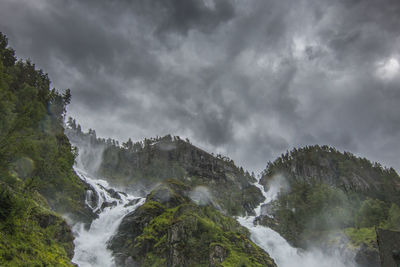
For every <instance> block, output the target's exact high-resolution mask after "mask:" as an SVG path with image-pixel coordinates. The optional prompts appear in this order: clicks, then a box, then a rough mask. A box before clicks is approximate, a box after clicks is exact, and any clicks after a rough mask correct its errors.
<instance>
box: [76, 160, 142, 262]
mask: <svg viewBox="0 0 400 267" xmlns="http://www.w3.org/2000/svg"><path fill="white" fill-rule="evenodd" d="M75 171H76V173H77V174H78V176H79V177H80V178H81V179H82V180H83V181H84V182H86V183H87V184H89V185H90V186H91V187H92V189H93V190H94V192H93V191H92V190H89V191H88V192H87V195H86V198H87V199H86V203H87V205H88V206H89V207H91V208H92V210H93V211H94V212H96V213H98V215H99V217H98V218H97V219H96V220H94V221H93V222H92V224H91V226H90V228H89V229H88V230H86V229H85V227H84V225H83V224H82V223H78V224H76V225H75V226H74V227H73V232H74V235H75V241H74V242H75V255H74V258H73V259H72V262H74V263H76V264H78V265H79V266H80V267H91V266H93V267H94V266H96V267H110V266H114V262H113V257H112V255H111V252H110V251H109V250H108V249H107V242H108V240H109V239H110V238H111V237H112V236H113V235H114V234H115V232H116V230H117V228H118V226H119V224H120V223H121V221H122V218H123V217H124V216H125V215H126V214H128V213H129V212H132V211H133V210H135V209H136V208H137V207H138V206H140V205H142V204H143V203H144V198H140V197H135V196H132V195H129V194H125V193H121V192H117V191H116V190H115V189H112V188H110V186H109V185H108V183H107V181H104V180H101V179H94V178H93V177H90V175H88V174H87V173H85V172H84V171H83V170H80V169H78V168H75ZM110 189H112V190H110ZM92 194H97V197H95V199H97V203H92V201H91V199H92ZM104 204H106V205H104Z"/></svg>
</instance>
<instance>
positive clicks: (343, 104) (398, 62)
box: [0, 0, 400, 171]
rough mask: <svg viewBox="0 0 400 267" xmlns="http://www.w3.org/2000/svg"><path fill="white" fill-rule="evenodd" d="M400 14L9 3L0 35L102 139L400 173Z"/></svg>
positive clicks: (352, 8)
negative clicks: (344, 157) (317, 148)
mask: <svg viewBox="0 0 400 267" xmlns="http://www.w3.org/2000/svg"><path fill="white" fill-rule="evenodd" d="M398 14H400V2H399V1H398V0H384V1H375V0H362V1H361V0H351V1H342V0H333V1H332V0H329V1H328V0H318V1H317V0H300V1H292V0H280V1H273V0H248V1H239V0H237V1H228V0H204V1H202V0H148V1H145V0H136V1H135V0H134V1H126V0H114V1H105V0H104V1H94V0H92V1H69V0H53V1H50V0H38V1H30V0H3V1H1V2H0V31H2V32H4V33H5V34H6V35H7V36H8V37H9V42H10V45H11V46H12V47H13V48H15V49H16V51H17V55H18V57H19V58H31V59H32V61H33V62H35V63H36V64H37V66H39V67H40V68H43V69H44V70H45V71H46V72H48V73H49V76H50V78H51V80H52V82H53V84H52V86H55V87H56V88H58V89H63V88H70V89H71V92H72V103H71V104H70V106H69V108H68V115H70V116H73V117H75V118H76V119H77V120H78V121H79V122H80V123H81V124H82V125H83V127H84V128H86V129H87V128H94V129H96V131H97V134H98V135H99V136H103V137H112V138H115V139H118V140H120V141H125V140H126V139H127V138H129V137H131V138H132V139H134V140H140V139H142V138H144V137H151V136H156V135H158V136H161V135H165V134H168V133H171V134H172V135H180V136H183V137H189V139H190V140H191V141H192V143H194V144H196V145H199V146H200V147H202V148H205V149H206V150H208V151H210V152H211V151H212V152H219V153H223V154H225V155H228V156H229V157H231V158H233V159H234V160H235V161H236V162H237V163H239V164H240V165H243V166H244V167H245V168H247V169H250V170H256V171H259V170H261V169H262V168H263V167H264V166H265V165H266V163H267V161H268V160H273V159H274V158H275V157H276V156H278V155H280V154H281V153H282V152H284V151H286V150H287V149H291V148H292V147H297V146H304V145H309V144H328V145H332V146H335V147H337V148H338V149H340V150H347V151H351V152H353V153H355V154H357V155H360V156H363V157H368V158H370V159H371V160H374V161H380V162H382V163H383V164H384V165H387V166H393V167H395V168H396V169H397V170H399V168H400V162H399V160H398V159H399V158H400V142H399V140H400V16H398Z"/></svg>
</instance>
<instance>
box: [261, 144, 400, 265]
mask: <svg viewBox="0 0 400 267" xmlns="http://www.w3.org/2000/svg"><path fill="white" fill-rule="evenodd" d="M279 179H280V180H281V181H280V185H281V186H282V187H281V189H280V194H279V195H278V197H277V199H276V200H275V201H273V202H272V203H270V204H269V205H268V206H264V207H263V213H264V214H263V215H262V216H260V217H259V218H258V223H260V224H263V225H267V226H269V227H271V228H272V229H275V230H276V231H278V232H279V233H280V234H281V235H282V236H284V237H285V238H286V239H287V240H289V241H290V242H291V243H292V244H293V245H295V246H300V247H307V246H308V245H310V244H315V243H316V242H317V243H318V242H319V243H323V245H328V244H327V243H329V242H330V243H331V244H335V243H336V244H337V245H339V243H340V242H344V241H343V240H345V239H350V243H349V244H348V246H349V247H351V248H352V249H354V250H358V249H359V248H362V249H361V250H360V251H359V253H358V261H359V262H360V263H365V265H366V266H376V265H374V264H378V262H379V260H378V252H377V249H378V247H377V244H376V236H375V231H374V227H383V228H386V229H393V230H400V208H399V201H400V177H399V176H398V175H397V173H396V172H395V171H394V169H392V168H390V169H387V168H383V167H382V166H381V165H380V164H378V163H371V162H370V161H368V160H367V159H365V158H358V157H356V156H354V155H353V154H351V153H348V152H344V153H341V152H339V151H337V150H336V149H334V148H331V147H327V146H322V147H320V146H310V147H305V148H301V149H294V150H292V151H290V152H287V153H286V154H284V155H282V156H281V157H279V158H278V159H276V160H275V161H274V162H270V163H269V164H268V165H267V168H266V169H265V170H264V172H263V175H262V178H261V180H260V183H261V184H262V185H263V186H264V187H265V188H269V187H270V186H271V185H273V183H274V182H273V181H276V180H279ZM327 240H329V242H326V241H327ZM320 245H321V244H320ZM368 262H369V264H371V265H368Z"/></svg>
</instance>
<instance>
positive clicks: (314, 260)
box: [237, 181, 356, 267]
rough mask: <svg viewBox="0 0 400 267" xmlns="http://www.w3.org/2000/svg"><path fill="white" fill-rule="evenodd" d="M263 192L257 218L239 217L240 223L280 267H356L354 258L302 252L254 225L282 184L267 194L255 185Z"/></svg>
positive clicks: (333, 252)
mask: <svg viewBox="0 0 400 267" xmlns="http://www.w3.org/2000/svg"><path fill="white" fill-rule="evenodd" d="M255 186H257V187H258V188H260V190H261V192H263V194H264V197H265V201H264V203H261V204H260V205H259V206H258V207H257V208H256V209H255V210H254V211H255V213H256V216H246V217H239V218H238V219H237V220H238V222H239V223H240V224H241V225H243V226H244V227H246V228H247V229H249V231H250V233H251V239H252V241H253V242H254V243H256V244H257V245H258V246H260V247H261V248H262V249H264V250H265V251H266V252H267V253H268V254H269V255H270V256H271V257H272V258H273V259H274V260H275V262H276V264H277V265H278V266H279V267H293V266H298V267H302V266H304V267H306V266H307V267H321V266H324V267H354V266H356V264H355V263H354V260H353V258H352V257H351V256H350V257H349V255H344V254H343V253H340V252H339V251H332V252H331V253H329V254H327V253H325V252H323V251H321V250H319V249H312V250H307V251H300V250H298V249H296V248H293V247H292V246H290V245H289V243H288V242H287V241H286V240H285V239H284V238H283V237H281V236H280V235H279V234H278V233H277V232H275V231H274V230H272V229H270V228H268V227H264V226H261V225H254V223H253V222H254V219H255V218H256V217H257V216H259V215H260V214H261V206H262V205H263V204H267V203H269V202H271V201H272V200H274V199H275V198H276V197H277V195H278V192H279V191H280V189H281V186H282V184H281V182H280V181H277V182H276V183H275V184H271V186H270V189H269V190H268V191H267V192H265V191H264V188H262V186H261V185H260V184H258V183H256V184H255Z"/></svg>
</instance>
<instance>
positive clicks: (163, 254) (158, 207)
mask: <svg viewBox="0 0 400 267" xmlns="http://www.w3.org/2000/svg"><path fill="white" fill-rule="evenodd" d="M190 192H191V188H190V187H189V186H186V185H184V184H183V183H180V182H179V181H176V180H168V181H166V182H164V183H163V184H161V185H159V186H158V187H157V188H156V189H155V190H154V191H153V192H151V193H150V194H149V195H148V196H147V199H146V202H145V204H144V205H142V206H141V207H139V208H138V209H136V210H135V211H134V212H132V213H130V214H128V215H127V216H126V217H125V218H124V219H123V221H122V223H121V225H120V227H119V229H118V233H117V235H116V236H115V237H114V238H113V239H112V240H111V242H110V249H111V250H112V251H113V253H114V256H115V258H116V260H117V263H118V264H119V265H121V266H129V265H131V264H133V263H135V264H139V265H142V266H275V263H274V261H273V260H272V259H271V258H270V257H269V256H268V254H267V253H265V252H264V251H263V250H262V249H260V248H259V247H257V246H256V245H255V244H254V243H252V242H251V241H250V240H249V233H248V231H247V229H245V228H244V227H242V226H240V224H239V223H238V222H236V221H235V220H234V219H233V218H230V217H227V216H225V215H223V214H221V213H220V212H219V211H218V210H217V209H216V208H215V207H213V206H212V204H208V205H204V206H199V205H196V204H195V203H193V202H192V201H191V199H190V197H189V195H190Z"/></svg>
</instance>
